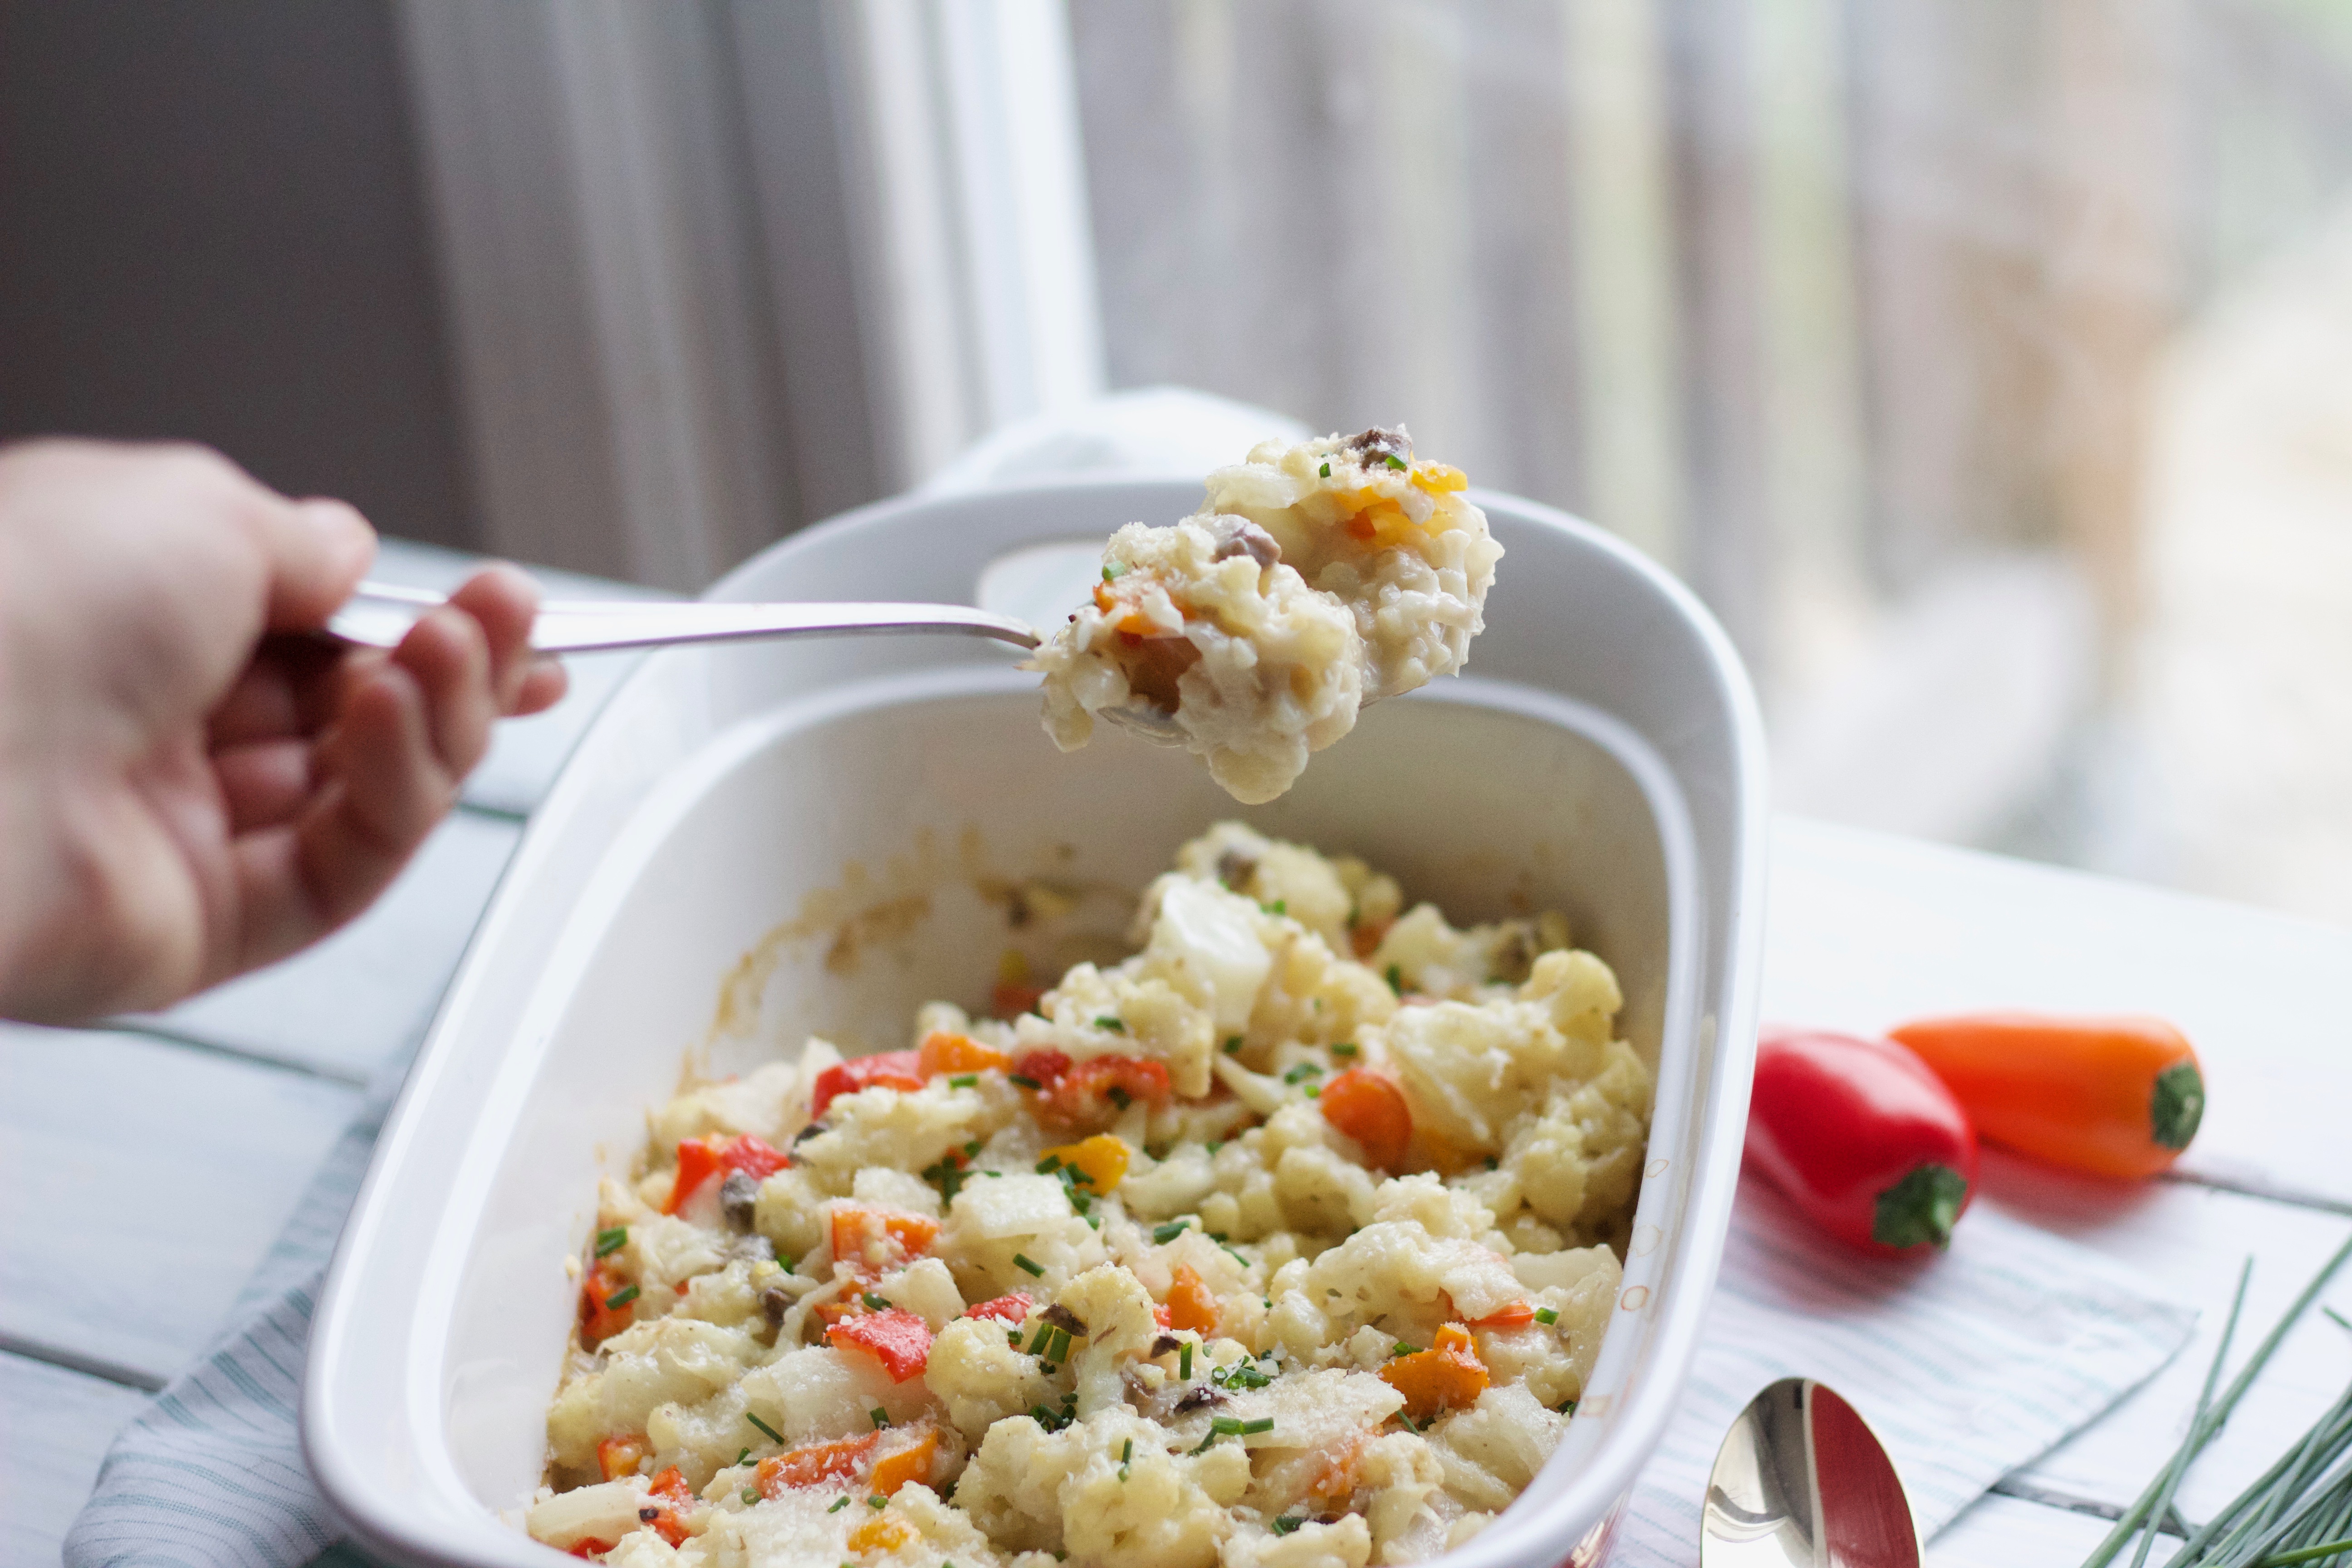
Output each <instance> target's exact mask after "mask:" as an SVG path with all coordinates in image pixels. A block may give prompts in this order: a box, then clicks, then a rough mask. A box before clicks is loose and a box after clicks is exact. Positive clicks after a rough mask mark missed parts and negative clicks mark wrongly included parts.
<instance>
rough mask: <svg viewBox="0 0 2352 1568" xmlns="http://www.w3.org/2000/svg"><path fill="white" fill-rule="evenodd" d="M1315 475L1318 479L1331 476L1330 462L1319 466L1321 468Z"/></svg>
mask: <svg viewBox="0 0 2352 1568" xmlns="http://www.w3.org/2000/svg"><path fill="white" fill-rule="evenodd" d="M1316 477H1317V478H1318V479H1329V478H1330V477H1331V465H1330V464H1328V463H1326V464H1324V465H1323V467H1322V468H1321V470H1320V471H1319V472H1318V474H1317V476H1316Z"/></svg>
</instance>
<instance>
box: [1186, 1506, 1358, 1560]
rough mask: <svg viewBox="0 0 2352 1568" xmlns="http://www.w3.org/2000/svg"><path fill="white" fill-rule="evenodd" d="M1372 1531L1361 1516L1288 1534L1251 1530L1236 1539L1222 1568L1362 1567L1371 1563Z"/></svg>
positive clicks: (1312, 1524) (1306, 1526) (1348, 1516)
mask: <svg viewBox="0 0 2352 1568" xmlns="http://www.w3.org/2000/svg"><path fill="white" fill-rule="evenodd" d="M1371 1556H1372V1532H1371V1530H1370V1527H1369V1526H1368V1525H1366V1524H1365V1522H1364V1520H1363V1517H1362V1516H1361V1515H1360V1514H1353V1513H1350V1514H1346V1515H1343V1516H1342V1517H1340V1518H1339V1519H1337V1520H1335V1521H1332V1522H1331V1523H1329V1524H1318V1523H1316V1522H1314V1521H1308V1522H1307V1523H1305V1524H1302V1525H1299V1526H1298V1527H1297V1528H1296V1529H1294V1530H1293V1531H1291V1532H1290V1533H1289V1534H1287V1535H1276V1534H1273V1533H1272V1532H1270V1531H1247V1532H1246V1533H1244V1534H1241V1535H1239V1536H1236V1537H1235V1539H1234V1543H1233V1545H1232V1546H1231V1547H1230V1548H1228V1549H1227V1551H1226V1552H1225V1555H1224V1559H1223V1562H1224V1568H1364V1564H1365V1563H1368V1562H1370V1561H1371Z"/></svg>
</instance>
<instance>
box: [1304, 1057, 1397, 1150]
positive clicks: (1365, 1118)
mask: <svg viewBox="0 0 2352 1568" xmlns="http://www.w3.org/2000/svg"><path fill="white" fill-rule="evenodd" d="M1318 1104H1320V1105H1321V1106H1322V1108H1323V1120H1324V1121H1328V1122H1329V1123H1330V1124H1331V1125H1332V1126H1334V1127H1336V1128H1338V1129H1339V1131H1342V1132H1345V1133H1346V1134H1347V1135H1348V1136H1349V1137H1350V1138H1353V1139H1354V1140H1355V1141H1356V1142H1359V1143H1360V1144H1362V1145H1363V1149H1364V1158H1366V1159H1368V1160H1370V1162H1371V1163H1373V1164H1375V1165H1378V1166H1379V1167H1380V1168H1381V1169H1382V1170H1383V1171H1391V1172H1393V1171H1399V1170H1402V1169H1403V1168H1404V1159H1405V1151H1406V1149H1407V1148H1408V1147H1410V1146H1411V1144H1412V1107H1411V1106H1409V1105H1407V1104H1406V1103H1405V1098H1404V1090H1403V1089H1402V1088H1400V1087H1398V1084H1397V1081H1396V1079H1393V1078H1391V1076H1389V1074H1387V1073H1386V1072H1383V1071H1381V1069H1380V1068H1349V1069H1348V1070H1347V1071H1346V1072H1343V1073H1341V1074H1339V1076H1338V1077H1337V1078H1335V1079H1332V1080H1331V1081H1330V1082H1329V1083H1327V1084H1325V1085H1324V1086H1323V1093H1322V1095H1321V1097H1320V1098H1319V1099H1318Z"/></svg>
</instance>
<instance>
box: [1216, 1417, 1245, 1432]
mask: <svg viewBox="0 0 2352 1568" xmlns="http://www.w3.org/2000/svg"><path fill="white" fill-rule="evenodd" d="M1209 1430H1210V1431H1212V1432H1213V1433H1215V1434H1216V1435H1217V1436H1220V1437H1238V1436H1241V1430H1242V1423H1241V1419H1240V1417H1238V1416H1234V1415H1214V1416H1211V1417H1210V1418H1209Z"/></svg>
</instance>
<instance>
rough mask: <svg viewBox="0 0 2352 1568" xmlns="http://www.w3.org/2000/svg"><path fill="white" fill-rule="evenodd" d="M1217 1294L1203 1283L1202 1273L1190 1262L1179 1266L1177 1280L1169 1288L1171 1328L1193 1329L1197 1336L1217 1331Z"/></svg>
mask: <svg viewBox="0 0 2352 1568" xmlns="http://www.w3.org/2000/svg"><path fill="white" fill-rule="evenodd" d="M1218 1315H1219V1314H1218V1309H1217V1293H1216V1292H1215V1291H1213V1290H1212V1289H1209V1287H1208V1286H1207V1285H1206V1284H1205V1283H1204V1282H1202V1279H1201V1276H1200V1272H1199V1271H1198V1270H1197V1269H1195V1268H1193V1267H1192V1265H1191V1264H1189V1263H1180V1264H1178V1265H1177V1266H1176V1281H1175V1283H1174V1284H1172V1285H1171V1286H1169V1287H1168V1326H1169V1327H1170V1328H1171V1329H1190V1330H1191V1331H1193V1332H1194V1333H1199V1334H1207V1333H1213V1332H1215V1331H1216V1327H1217V1318H1218Z"/></svg>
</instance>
